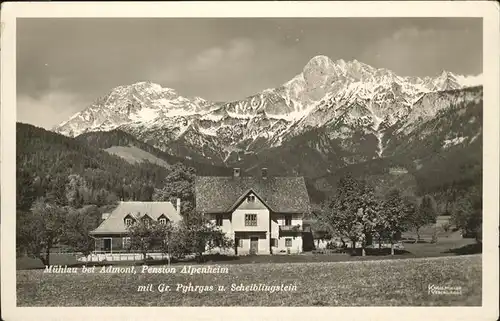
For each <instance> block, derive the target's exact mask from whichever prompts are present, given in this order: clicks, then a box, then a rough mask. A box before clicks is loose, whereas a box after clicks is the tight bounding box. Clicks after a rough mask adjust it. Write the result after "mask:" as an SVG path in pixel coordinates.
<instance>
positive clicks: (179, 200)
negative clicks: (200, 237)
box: [175, 198, 181, 215]
mask: <svg viewBox="0 0 500 321" xmlns="http://www.w3.org/2000/svg"><path fill="white" fill-rule="evenodd" d="M175 209H176V210H177V214H179V215H181V199H180V198H177V206H176V207H175Z"/></svg>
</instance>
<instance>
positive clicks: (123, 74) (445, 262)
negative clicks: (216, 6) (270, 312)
mask: <svg viewBox="0 0 500 321" xmlns="http://www.w3.org/2000/svg"><path fill="white" fill-rule="evenodd" d="M420 3H421V4H420V6H423V8H424V9H425V8H426V7H425V6H426V5H427V6H428V9H426V10H427V11H426V10H422V12H427V13H428V14H427V15H425V14H423V15H422V16H398V15H397V11H396V13H395V14H394V16H390V15H385V16H384V15H381V16H372V15H373V14H374V13H373V14H370V13H369V12H368V13H367V12H366V11H367V7H365V9H364V10H365V11H364V13H365V15H364V16H363V15H361V16H352V17H351V16H345V15H339V16H335V10H333V9H330V11H328V10H327V11H326V12H327V13H328V12H330V13H328V14H327V15H325V16H312V15H311V14H304V16H293V14H291V15H290V16H283V14H281V15H276V16H273V15H272V14H266V15H263V16H259V15H258V14H257V15H255V16H244V15H243V16H241V11H242V10H243V9H237V8H238V4H237V3H230V5H228V9H231V8H232V9H233V10H235V12H237V13H236V14H234V16H231V15H230V14H228V15H229V16H224V17H218V16H213V15H209V14H206V15H204V14H203V9H201V8H203V7H204V5H205V4H203V6H201V5H202V4H199V5H200V6H201V7H199V8H200V9H199V10H200V11H197V12H193V16H186V11H184V14H183V15H179V16H174V15H173V14H172V11H169V13H168V16H165V17H162V16H136V17H135V16H130V15H128V16H125V17H120V16H110V17H106V16H100V15H102V12H101V14H99V15H97V14H96V16H81V17H79V16H75V13H74V12H73V14H72V15H68V16H60V15H56V16H53V17H51V16H47V17H30V16H22V15H21V16H17V17H16V18H15V19H10V20H9V21H14V22H15V29H14V30H15V32H12V31H10V32H12V34H11V36H10V37H11V38H12V41H13V42H12V43H10V47H11V48H12V51H9V52H7V53H6V52H5V50H4V51H3V52H2V104H1V105H2V178H3V181H2V196H4V197H3V198H2V213H3V215H2V282H3V281H5V280H6V277H7V278H8V279H9V281H10V282H11V283H12V287H11V288H9V289H10V290H9V292H10V296H13V297H15V298H12V300H13V301H12V302H14V304H15V307H17V308H28V307H39V308H41V307H96V308H105V307H135V308H138V309H139V315H140V311H141V308H142V307H317V308H325V307H329V308H335V307H485V306H486V305H485V300H486V297H485V291H486V290H485V286H486V285H485V284H486V283H496V284H497V283H498V271H497V272H492V271H491V270H490V272H492V273H494V274H492V275H491V277H489V278H488V279H486V275H485V272H484V269H485V262H486V261H485V260H486V259H494V258H495V257H496V258H498V251H497V253H491V252H490V253H487V252H486V250H485V249H490V250H491V249H498V226H497V225H498V137H497V136H498V119H496V120H495V117H497V116H498V101H497V100H495V97H497V96H495V95H498V88H497V89H495V87H494V86H493V87H492V86H491V85H490V86H488V81H489V82H490V83H492V84H493V85H495V84H498V79H497V78H498V70H496V71H491V68H497V69H498V62H497V64H496V65H492V66H491V67H488V64H487V63H488V61H491V59H490V60H487V58H486V57H487V56H488V52H487V51H486V50H489V49H485V48H489V47H488V44H487V41H490V40H491V39H490V38H491V37H490V38H486V36H485V35H489V36H491V34H492V30H496V29H498V28H497V27H498V26H495V25H493V26H489V25H488V24H487V23H486V19H485V18H484V12H486V11H488V10H483V11H481V12H480V13H479V14H477V15H472V14H471V16H466V15H464V14H463V12H464V10H462V11H460V12H462V13H461V14H459V15H457V16H449V15H450V12H448V13H447V16H442V17H439V16H435V12H433V9H432V6H431V3H426V2H420ZM54 5H56V4H54ZM94 5H95V6H96V7H98V4H94ZM109 5H110V4H108V8H110V7H109ZM177 5H178V6H180V5H182V3H180V4H177ZM260 5H261V6H263V9H264V8H265V4H263V3H260ZM316 5H320V4H316ZM322 5H325V6H326V5H327V4H325V3H323V4H322ZM331 5H332V4H331ZM339 5H340V4H339ZM342 5H343V6H347V5H348V4H346V3H344V4H342ZM414 5H415V4H414ZM206 6H210V4H206ZM248 6H249V4H247V7H248ZM280 6H281V8H283V10H285V9H286V5H285V4H283V3H276V4H274V6H273V8H279V7H280ZM68 7H70V8H69V9H71V4H68ZM292 7H293V6H292ZM386 7H387V6H386ZM396 7H397V8H402V6H396ZM116 8H117V9H118V8H120V7H119V4H116ZM154 8H156V7H153V8H151V10H153V11H155V10H156V9H154ZM190 8H194V7H190ZM316 8H317V7H316ZM357 8H361V7H360V6H358V7H357ZM457 8H458V6H457ZM495 8H496V9H498V5H497V6H496V7H495V5H492V6H491V8H490V9H492V11H493V12H492V13H494V11H495ZM8 9H9V8H7V10H8ZM7 10H4V8H2V11H7ZM47 10H48V9H47ZM61 10H62V9H61ZM304 10H306V11H307V7H304ZM332 10H333V11H332ZM292 11H293V10H292ZM12 12H14V11H12ZM90 12H93V11H90ZM315 12H321V10H319V11H318V10H316V11H315ZM339 12H340V11H339ZM4 13H5V12H2V15H3V14H4ZM238 13H239V14H238ZM433 13H434V16H433ZM76 14H78V12H77V13H76ZM132 14H133V13H132ZM188 15H189V13H188ZM328 15H332V16H328ZM490 18H491V17H490ZM488 21H491V19H490V20H488ZM493 21H495V22H498V17H496V18H494V19H493ZM4 23H5V20H4V16H2V26H3V28H4V30H5V33H6V34H7V32H8V31H7V29H8V28H9V25H8V22H7V25H4ZM495 28H496V29H495ZM496 33H497V34H498V30H496ZM9 34H10V33H9ZM493 34H494V33H493ZM3 37H4V34H2V38H3ZM2 40H5V39H2ZM494 41H496V42H494V44H495V43H496V44H497V43H498V39H496V40H494ZM5 42H7V40H5ZM2 49H5V43H4V42H2ZM494 50H495V51H491V52H498V49H497V48H495V49H494ZM11 52H14V53H15V55H14V58H15V59H14V58H13V59H14V64H15V66H14V67H11V68H10V69H9V70H12V72H11V73H9V71H8V70H5V68H6V64H7V63H6V62H5V60H6V59H7V56H8V55H9V54H10V53H11ZM11 58H12V57H11ZM496 59H497V60H498V56H497V57H496ZM8 73H9V75H15V77H14V78H8V77H9V76H7V74H8ZM492 75H493V76H492ZM492 77H496V78H494V79H492ZM6 83H9V84H8V85H6ZM11 88H12V90H11ZM492 88H493V90H492ZM488 91H495V92H494V93H493V92H492V93H488ZM6 95H7V96H8V97H13V101H9V102H8V103H7V104H6V100H5V99H4V98H5V97H6ZM487 95H493V96H490V98H486V97H487ZM491 97H493V98H491ZM7 109H8V110H7ZM7 112H9V113H12V114H13V115H14V116H12V117H9V119H5V115H7ZM8 122H10V123H11V125H7V123H8ZM488 122H489V125H487V123H488ZM14 123H15V124H14ZM492 123H493V126H497V127H496V128H492V127H491V126H492V125H491V124H492ZM495 124H496V125H495ZM487 126H489V127H487ZM488 128H489V132H490V133H493V135H492V134H487V129H488ZM10 130H13V131H12V132H8V131H10ZM495 133H496V134H495ZM7 136H8V137H7ZM9 141H10V143H9ZM487 142H489V144H494V143H496V146H492V145H486V143H487ZM6 144H11V145H12V149H9V150H8V151H7V148H10V147H7V145H6ZM11 145H9V146H11ZM486 146H490V147H486ZM10 151H11V152H10ZM485 155H489V156H488V159H489V161H490V164H491V162H492V163H493V164H492V165H490V166H489V167H488V168H486V167H485V166H486V165H485V164H486V163H485V162H486V161H487V160H486V156H485ZM14 156H15V159H14ZM6 162H10V164H12V166H10V165H7V163H6ZM7 166H9V167H7ZM495 167H496V169H495ZM491 168H493V169H492V170H491ZM9 178H12V180H10V179H9ZM492 181H493V182H492ZM487 183H489V184H493V185H491V187H489V188H488V186H489V185H486V184H487ZM9 191H10V192H9ZM492 193H493V195H492ZM7 195H8V196H7ZM4 203H9V204H10V205H7V204H4ZM4 205H5V207H4ZM486 209H488V210H486ZM6 210H7V212H6ZM5 216H9V223H6V221H7V220H6V219H5V220H4V218H5ZM487 216H488V217H487ZM6 224H8V225H7V226H6ZM7 231H10V232H7ZM5 233H10V234H11V235H12V237H9V239H8V240H9V241H7V242H6V237H7V236H6V235H5ZM488 235H489V236H488ZM490 241H491V242H490ZM488 242H490V243H488ZM495 242H496V243H495ZM483 243H484V244H483ZM14 244H15V246H14ZM7 247H8V248H9V251H10V252H9V253H11V254H9V258H8V259H6V258H5V255H6V254H5V253H4V248H7ZM495 255H496V256H495ZM492 264H493V265H487V266H486V268H487V267H488V266H489V267H491V268H492V267H495V266H497V267H498V260H497V262H496V263H495V262H494V263H492ZM495 264H496V265H495ZM6 266H8V271H12V274H10V272H6V271H5V267H6ZM10 266H11V267H10ZM7 273H9V274H8V276H7ZM485 282H486V283H485ZM491 286H492V285H491V284H490V285H489V287H490V289H491ZM494 290H495V291H497V290H498V289H497V288H495V289H494ZM4 291H5V290H4V289H2V300H3V298H4V293H5V292H4ZM488 297H491V298H495V297H496V298H498V293H492V294H489V296H488ZM490 303H491V302H490ZM491 308H492V307H491V306H490V307H489V310H488V311H489V313H490V314H489V315H484V317H485V320H487V319H486V318H487V317H491V318H492V319H495V318H496V317H494V315H492V314H491V312H492V311H497V313H498V308H496V309H497V310H491ZM200 311H201V310H200ZM96 313H97V312H96ZM179 313H180V316H181V315H182V312H179ZM240 313H241V312H240ZM244 313H246V312H244ZM425 314H426V312H424V313H423V314H422V313H420V316H418V315H416V316H415V318H418V317H420V318H423V317H424V315H425ZM326 315H328V314H326ZM180 316H179V318H180ZM278 316H279V315H277V316H276V317H278ZM81 317H83V316H81ZM379 318H381V316H379ZM488 320H489V319H488Z"/></svg>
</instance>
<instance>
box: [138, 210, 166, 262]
mask: <svg viewBox="0 0 500 321" xmlns="http://www.w3.org/2000/svg"><path fill="white" fill-rule="evenodd" d="M170 229H171V226H170V224H160V223H159V222H157V221H154V220H149V219H139V220H137V221H136V222H135V223H134V224H133V225H131V226H130V227H129V228H128V231H129V236H130V248H131V249H133V250H137V251H139V252H140V253H141V254H142V257H143V260H144V261H146V259H147V254H148V252H151V251H156V250H162V249H163V248H164V247H163V245H164V242H166V240H167V236H168V235H169V231H170Z"/></svg>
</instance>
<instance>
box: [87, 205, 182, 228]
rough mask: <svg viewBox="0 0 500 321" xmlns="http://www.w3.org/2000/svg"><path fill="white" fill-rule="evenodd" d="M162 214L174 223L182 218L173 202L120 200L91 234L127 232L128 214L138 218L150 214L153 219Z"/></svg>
mask: <svg viewBox="0 0 500 321" xmlns="http://www.w3.org/2000/svg"><path fill="white" fill-rule="evenodd" d="M162 214H164V215H165V216H166V217H167V218H168V219H169V220H170V221H171V222H174V223H176V222H179V221H180V220H182V217H181V216H180V215H179V214H178V213H177V211H176V210H175V208H174V206H173V205H172V203H171V202H120V204H119V205H118V207H116V208H115V209H114V210H113V211H112V212H111V213H110V215H109V217H108V218H107V219H105V220H104V221H103V222H102V223H101V225H99V227H97V228H96V229H95V230H93V231H91V232H90V234H108V233H109V234H112V233H127V228H126V226H125V221H124V219H125V217H126V216H127V215H130V216H132V217H134V218H136V219H139V218H142V217H144V216H145V215H148V216H149V217H151V218H152V219H153V220H158V218H159V217H160V216H161V215H162Z"/></svg>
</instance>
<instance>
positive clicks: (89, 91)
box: [16, 18, 483, 129]
mask: <svg viewBox="0 0 500 321" xmlns="http://www.w3.org/2000/svg"><path fill="white" fill-rule="evenodd" d="M482 47H483V43H482V19H480V18H23V19H19V18H18V19H17V44H16V49H17V53H16V55H17V78H16V79H17V119H18V121H20V122H25V123H30V124H33V125H36V126H40V127H44V128H47V129H50V128H52V127H53V126H55V125H57V124H59V123H60V122H62V121H64V120H67V119H68V118H69V117H70V116H71V115H73V114H74V113H76V112H78V111H81V110H83V109H84V108H86V107H88V106H89V105H91V104H92V102H93V101H95V100H96V99H97V98H99V97H101V96H104V95H106V94H107V93H108V92H109V91H110V90H112V89H113V88H114V87H116V86H120V85H127V84H132V83H135V82H139V81H151V82H154V83H158V84H160V85H162V86H163V87H169V88H174V89H175V90H177V91H178V92H179V93H180V94H181V95H183V96H187V97H193V96H200V97H203V98H205V99H207V100H213V101H232V100H237V99H242V98H245V97H247V96H250V95H252V94H255V93H258V92H260V91H262V90H263V89H266V88H272V87H276V86H279V85H281V84H283V83H284V82H286V81H288V80H290V79H291V78H292V77H294V76H295V75H297V74H299V73H300V72H301V71H302V69H303V67H304V66H305V65H306V64H307V62H308V61H309V60H310V59H311V58H312V57H314V56H317V55H326V56H328V57H330V58H331V59H332V60H337V59H344V60H346V61H348V60H353V59H357V60H358V61H361V62H364V63H366V64H369V65H371V66H373V67H377V68H387V69H390V70H393V71H394V72H395V73H396V74H398V75H400V76H435V75H437V74H439V73H441V71H443V70H447V71H451V72H453V73H457V74H462V75H477V74H480V73H482V63H483V61H482Z"/></svg>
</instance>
